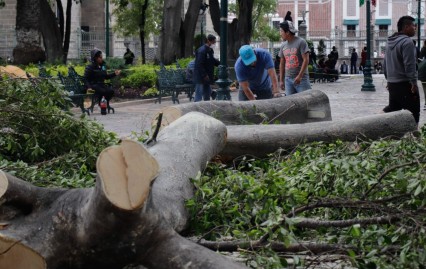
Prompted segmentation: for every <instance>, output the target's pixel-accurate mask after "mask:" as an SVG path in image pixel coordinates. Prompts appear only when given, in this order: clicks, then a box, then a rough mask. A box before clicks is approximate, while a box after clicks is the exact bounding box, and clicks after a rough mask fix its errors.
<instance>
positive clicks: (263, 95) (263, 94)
mask: <svg viewBox="0 0 426 269" xmlns="http://www.w3.org/2000/svg"><path fill="white" fill-rule="evenodd" d="M250 90H251V91H252V92H253V94H255V95H256V100H262V99H271V98H272V90H271V89H264V90H252V89H250ZM238 101H248V98H247V96H246V94H245V93H244V91H243V89H242V88H241V87H240V90H239V91H238Z"/></svg>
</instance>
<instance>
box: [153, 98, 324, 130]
mask: <svg viewBox="0 0 426 269" xmlns="http://www.w3.org/2000/svg"><path fill="white" fill-rule="evenodd" d="M192 111H197V112H201V113H204V114H206V115H209V116H211V117H213V118H216V119H218V120H220V121H222V122H223V123H225V124H226V125H241V124H260V123H281V124H288V123H291V124H294V123H307V122H318V121H330V120H331V110H330V102H329V100H328V97H327V95H326V94H325V93H323V92H321V91H317V90H309V91H304V92H302V93H299V94H294V95H290V96H286V97H282V98H274V99H267V100H256V101H246V102H231V101H211V102H193V103H186V104H181V105H176V106H169V107H166V108H164V109H163V110H162V111H161V112H162V113H163V121H162V125H163V126H167V125H169V124H170V123H172V122H173V121H175V120H176V119H178V118H180V117H182V116H183V115H185V114H187V113H189V112H192ZM152 123H153V125H154V124H156V117H154V119H153V122H152Z"/></svg>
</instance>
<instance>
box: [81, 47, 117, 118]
mask: <svg viewBox="0 0 426 269" xmlns="http://www.w3.org/2000/svg"><path fill="white" fill-rule="evenodd" d="M90 56H91V57H90V58H91V63H90V64H89V65H87V66H86V69H85V70H84V79H85V81H86V87H87V90H94V91H95V95H96V96H97V97H98V101H99V102H100V101H101V99H102V97H105V99H106V101H107V108H108V113H109V111H110V110H112V111H113V112H114V109H113V108H112V107H111V106H110V105H109V102H110V100H111V98H112V96H113V95H114V90H113V89H112V88H111V87H110V86H108V85H107V84H106V83H105V80H107V79H111V78H113V77H115V76H118V75H120V73H121V70H115V71H114V73H110V74H108V73H107V70H106V66H105V62H104V60H103V58H102V51H100V50H98V49H94V50H92V51H91V52H90Z"/></svg>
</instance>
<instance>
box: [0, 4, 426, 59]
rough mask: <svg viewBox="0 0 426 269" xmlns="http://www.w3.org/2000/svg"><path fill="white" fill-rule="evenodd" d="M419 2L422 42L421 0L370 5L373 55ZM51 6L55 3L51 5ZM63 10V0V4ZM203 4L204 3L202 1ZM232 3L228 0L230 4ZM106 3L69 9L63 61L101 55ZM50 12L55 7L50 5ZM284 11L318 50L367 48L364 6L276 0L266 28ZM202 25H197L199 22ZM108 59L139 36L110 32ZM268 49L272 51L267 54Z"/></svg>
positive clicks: (0, 18) (11, 32)
mask: <svg viewBox="0 0 426 269" xmlns="http://www.w3.org/2000/svg"><path fill="white" fill-rule="evenodd" d="M418 1H420V4H421V9H420V10H421V12H420V13H421V14H420V15H421V16H420V18H421V19H420V23H418V25H419V27H420V31H421V39H422V40H423V39H424V37H425V27H424V17H425V13H426V12H425V2H424V1H421V0H376V2H377V4H376V6H375V7H373V6H372V7H371V25H370V27H371V30H372V35H371V40H372V42H371V47H372V52H373V51H375V52H376V54H377V55H378V57H380V55H382V54H383V53H384V47H385V45H386V39H387V36H389V35H391V34H392V33H393V32H395V31H396V23H397V21H398V19H399V18H400V17H401V16H404V15H411V16H413V17H415V18H417V17H418V3H419V2H418ZM52 2H55V1H52ZM62 2H63V6H64V8H65V7H66V2H67V1H65V0H62ZM205 2H206V3H207V4H208V3H209V2H208V1H205ZM230 2H231V0H230ZM5 3H6V6H5V7H4V8H3V9H0V57H2V58H6V57H7V56H11V55H12V51H13V48H14V47H15V45H16V34H15V20H16V0H5ZM105 3H106V1H104V0H91V1H82V3H81V4H75V2H74V1H73V6H72V13H71V14H72V24H71V38H70V48H69V54H68V57H69V58H72V59H76V58H83V57H87V56H88V55H89V51H90V50H91V49H92V48H94V47H97V48H99V49H101V50H102V51H105V49H106V45H105V44H106V40H107V39H106V33H107V31H106V20H107V19H108V20H109V22H110V23H109V25H110V26H111V25H113V24H114V17H113V16H111V13H112V12H111V11H112V10H113V6H112V5H111V4H110V6H109V13H108V14H107V13H106V10H107V8H106V6H105V5H106V4H105ZM188 3H189V0H185V1H184V6H183V9H182V14H185V10H186V9H187V7H188ZM52 9H53V10H54V11H55V10H56V7H55V5H52ZM287 11H291V12H292V17H293V21H294V22H295V26H296V27H299V26H300V24H301V23H302V22H303V21H304V22H305V25H306V27H307V33H306V39H307V40H310V41H312V42H313V44H314V47H315V48H316V47H317V46H318V43H319V40H321V39H322V40H323V41H324V42H325V44H326V53H328V52H329V51H330V49H331V47H332V46H336V47H337V48H338V51H339V55H341V56H343V57H345V56H349V55H350V50H351V49H352V48H356V49H357V51H361V50H362V48H363V47H364V46H366V40H367V38H366V7H365V4H364V6H362V7H360V6H359V0H278V5H277V13H276V14H273V16H271V18H269V19H270V20H271V24H272V25H273V26H275V27H278V25H279V22H281V21H282V20H283V18H284V17H285V14H286V13H287ZM201 22H202V23H201ZM201 27H203V29H202V31H203V33H205V34H210V33H211V34H215V35H217V33H215V32H214V31H213V26H212V23H211V20H210V11H209V9H207V10H206V12H205V14H204V15H199V23H198V24H197V29H196V35H197V34H199V33H200V32H201ZM109 33H110V37H109V42H110V43H109V48H110V52H109V55H110V56H114V57H122V55H123V54H124V52H125V48H126V47H129V48H130V49H131V50H132V51H133V52H134V53H135V54H136V56H137V57H138V56H140V51H141V49H140V41H139V38H138V37H132V38H123V37H119V36H117V35H115V34H113V33H112V30H110V31H109ZM156 40H157V39H156V38H154V37H153V38H151V40H150V42H148V44H147V47H146V53H147V59H148V60H149V59H152V58H154V56H155V53H156V47H157V43H156ZM255 45H256V46H260V47H265V48H267V47H269V48H272V49H273V48H275V47H276V46H278V47H279V44H272V43H269V42H267V41H263V40H258V42H256V44H255ZM271 51H272V50H271Z"/></svg>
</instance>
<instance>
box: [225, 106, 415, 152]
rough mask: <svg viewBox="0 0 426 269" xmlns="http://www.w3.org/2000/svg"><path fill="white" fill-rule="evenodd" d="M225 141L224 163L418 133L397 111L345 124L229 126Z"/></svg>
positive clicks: (409, 117) (410, 118)
mask: <svg viewBox="0 0 426 269" xmlns="http://www.w3.org/2000/svg"><path fill="white" fill-rule="evenodd" d="M227 128H228V139H227V142H226V146H225V148H224V150H223V151H222V152H221V153H220V155H221V156H223V157H224V158H225V159H226V160H227V159H234V158H236V157H239V156H241V155H252V156H256V157H265V156H267V155H268V154H270V153H273V152H275V151H277V150H278V149H292V148H294V147H296V146H297V145H299V144H302V143H309V142H314V141H324V142H332V141H336V140H343V141H355V140H357V139H362V140H364V139H368V140H370V139H371V140H374V139H379V138H383V137H388V136H395V137H398V138H399V137H402V136H403V135H404V134H406V133H408V132H413V131H416V130H417V125H416V123H415V121H414V118H413V116H412V114H411V113H410V112H408V111H397V112H392V113H386V114H377V115H372V116H367V117H362V118H356V119H352V120H348V121H339V122H331V121H329V122H321V123H320V122H317V123H309V124H292V125H250V126H248V125H245V126H244V125H240V126H228V127H227Z"/></svg>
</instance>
